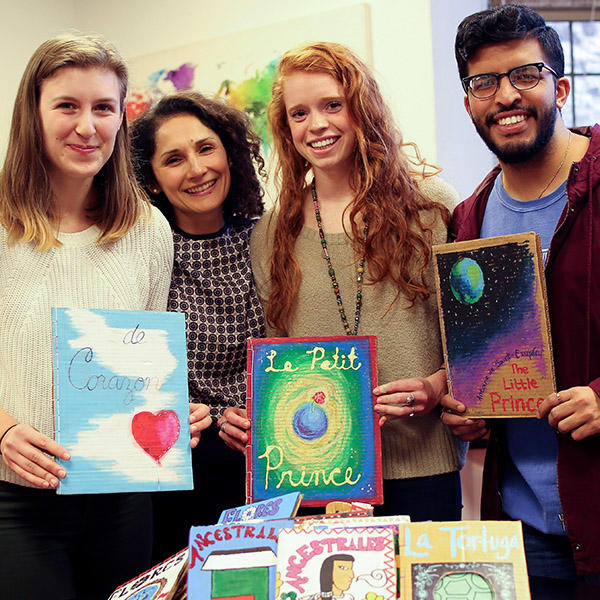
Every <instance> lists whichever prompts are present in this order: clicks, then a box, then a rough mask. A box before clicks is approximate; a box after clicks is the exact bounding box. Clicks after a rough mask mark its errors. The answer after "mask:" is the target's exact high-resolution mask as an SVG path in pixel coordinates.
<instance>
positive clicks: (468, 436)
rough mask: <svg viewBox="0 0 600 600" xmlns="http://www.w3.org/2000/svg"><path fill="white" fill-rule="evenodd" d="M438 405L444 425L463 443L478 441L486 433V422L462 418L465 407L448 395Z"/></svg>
mask: <svg viewBox="0 0 600 600" xmlns="http://www.w3.org/2000/svg"><path fill="white" fill-rule="evenodd" d="M440 405H441V406H442V421H443V423H444V425H446V426H447V427H448V429H450V431H451V432H452V433H453V434H454V435H455V436H456V437H458V438H460V439H461V440H462V441H463V442H472V441H473V440H478V439H479V438H481V437H483V436H484V435H485V434H486V433H487V431H488V427H487V424H486V422H485V421H484V420H483V419H470V418H468V417H463V416H462V414H463V413H464V412H465V411H466V410H467V407H466V406H465V405H464V404H463V403H462V402H457V401H456V400H455V399H454V398H453V397H452V396H451V395H450V394H446V395H445V396H443V397H442V400H441V402H440Z"/></svg>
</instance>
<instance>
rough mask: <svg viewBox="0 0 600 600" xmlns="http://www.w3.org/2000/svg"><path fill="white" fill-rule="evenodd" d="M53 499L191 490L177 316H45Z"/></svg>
mask: <svg viewBox="0 0 600 600" xmlns="http://www.w3.org/2000/svg"><path fill="white" fill-rule="evenodd" d="M52 326H53V336H54V348H53V351H54V420H55V429H56V441H57V442H58V443H59V444H61V445H63V446H64V447H65V448H66V449H67V450H68V451H69V453H70V454H71V459H70V460H68V461H59V462H61V464H63V466H64V467H65V469H66V471H67V477H66V478H65V479H63V480H61V481H60V485H59V487H58V490H57V493H59V494H87V493H94V494H96V493H104V492H141V491H156V490H181V489H192V487H193V480H192V466H191V454H190V429H189V404H188V388H187V356H186V343H185V320H184V315H183V314H181V313H171V312H150V311H126V310H96V309H64V308H54V309H52Z"/></svg>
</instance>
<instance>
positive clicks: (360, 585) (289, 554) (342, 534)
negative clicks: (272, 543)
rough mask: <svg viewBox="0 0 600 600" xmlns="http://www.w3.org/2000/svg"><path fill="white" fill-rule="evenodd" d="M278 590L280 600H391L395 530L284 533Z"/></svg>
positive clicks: (358, 529) (394, 571) (369, 529)
mask: <svg viewBox="0 0 600 600" xmlns="http://www.w3.org/2000/svg"><path fill="white" fill-rule="evenodd" d="M277 586H278V588H277V598H281V599H287V598H289V599H294V598H298V599H303V598H305V599H307V600H308V599H319V598H321V599H325V598H343V599H344V600H346V599H348V600H350V599H351V598H355V599H358V598H360V599H361V600H363V599H365V598H366V599H373V600H375V599H378V600H395V598H396V559H395V551H394V532H393V529H392V528H388V527H352V528H339V529H338V528H333V529H319V530H314V529H313V530H307V531H304V530H297V529H296V530H282V531H281V533H280V534H279V545H278V551H277Z"/></svg>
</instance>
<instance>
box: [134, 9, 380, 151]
mask: <svg viewBox="0 0 600 600" xmlns="http://www.w3.org/2000/svg"><path fill="white" fill-rule="evenodd" d="M315 40H328V41H333V42H341V43H344V44H346V45H349V46H351V47H352V48H353V49H354V50H355V51H356V52H357V53H358V54H359V56H361V57H363V58H364V59H365V60H366V61H368V62H370V61H371V40H370V19H369V7H368V5H366V4H356V5H352V6H347V7H344V8H343V10H335V11H329V12H325V13H319V14H316V15H311V16H307V17H302V18H298V19H293V20H289V21H283V22H279V23H274V24H273V25H268V26H265V27H260V28H256V29H250V30H246V31H240V32H236V33H232V34H227V35H223V36H221V37H218V38H212V39H207V40H202V41H200V42H197V43H195V44H190V45H187V46H181V47H180V48H171V49H167V50H161V51H159V52H155V53H152V54H147V55H144V56H138V57H132V58H130V59H129V61H128V63H129V67H130V72H131V86H130V93H129V97H128V100H127V117H128V118H129V119H135V118H136V117H137V116H139V115H140V114H142V113H143V112H145V111H146V110H147V109H148V107H149V106H150V105H151V104H152V102H154V101H156V100H158V99H159V98H161V97H162V96H164V95H166V94H170V93H173V92H178V91H183V90H191V89H193V90H197V91H199V92H202V93H204V94H209V95H216V96H218V97H221V98H224V99H225V100H227V101H228V102H230V103H231V104H232V105H233V106H235V107H236V108H239V109H241V110H244V111H246V112H247V113H248V114H249V115H250V117H251V119H252V122H253V125H254V128H255V130H256V132H257V133H258V134H259V135H260V136H261V138H262V139H263V142H264V146H265V148H267V147H268V146H269V145H270V139H269V135H268V132H267V121H266V108H267V104H268V103H269V100H270V98H271V86H272V83H273V78H274V73H275V68H276V64H277V62H278V60H279V58H280V57H281V55H282V54H283V53H284V52H285V51H286V50H288V49H290V48H294V47H295V46H299V45H300V44H303V43H306V42H309V41H315Z"/></svg>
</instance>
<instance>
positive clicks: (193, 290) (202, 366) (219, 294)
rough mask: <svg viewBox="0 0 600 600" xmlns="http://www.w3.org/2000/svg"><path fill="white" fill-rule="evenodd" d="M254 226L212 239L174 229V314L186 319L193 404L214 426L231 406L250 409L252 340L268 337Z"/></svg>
mask: <svg viewBox="0 0 600 600" xmlns="http://www.w3.org/2000/svg"><path fill="white" fill-rule="evenodd" d="M253 225H254V223H253V222H250V221H244V222H236V223H234V224H227V225H225V227H223V229H221V230H220V231H218V232H216V233H213V234H209V235H191V234H188V233H185V232H183V231H181V230H180V229H178V228H177V227H175V226H173V242H174V245H175V261H174V264H173V279H172V281H171V290H170V292H169V310H171V311H176V312H183V313H185V315H186V328H187V357H188V372H189V391H190V400H191V401H192V402H203V403H205V404H208V405H209V406H210V414H211V416H212V418H213V420H216V419H217V418H219V417H220V416H221V415H222V414H223V411H224V410H225V409H226V408H227V407H228V406H237V407H240V408H244V407H245V406H246V340H247V338H251V337H264V335H265V326H264V317H263V312H262V308H261V305H260V302H259V300H258V296H257V294H256V290H255V289H254V281H253V279H252V271H251V269H250V258H249V238H250V232H251V231H252V227H253Z"/></svg>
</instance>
